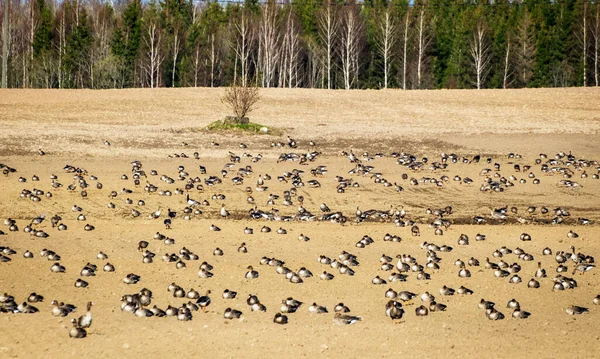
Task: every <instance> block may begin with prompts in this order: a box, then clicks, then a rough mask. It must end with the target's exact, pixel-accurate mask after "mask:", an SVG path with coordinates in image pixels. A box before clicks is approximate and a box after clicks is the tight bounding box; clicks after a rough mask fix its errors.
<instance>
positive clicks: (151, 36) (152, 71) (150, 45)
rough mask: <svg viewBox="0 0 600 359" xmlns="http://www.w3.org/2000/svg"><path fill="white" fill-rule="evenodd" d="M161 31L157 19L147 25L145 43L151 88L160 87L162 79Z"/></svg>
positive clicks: (147, 72)
mask: <svg viewBox="0 0 600 359" xmlns="http://www.w3.org/2000/svg"><path fill="white" fill-rule="evenodd" d="M160 42H161V31H160V29H159V28H158V24H157V23H156V21H152V22H150V24H148V26H147V27H146V34H145V35H144V43H145V44H146V57H147V58H146V61H147V62H146V65H145V70H146V74H147V76H148V79H149V80H150V88H154V87H158V86H159V81H160V77H159V74H160V65H161V63H162V61H163V57H162V54H161V51H160Z"/></svg>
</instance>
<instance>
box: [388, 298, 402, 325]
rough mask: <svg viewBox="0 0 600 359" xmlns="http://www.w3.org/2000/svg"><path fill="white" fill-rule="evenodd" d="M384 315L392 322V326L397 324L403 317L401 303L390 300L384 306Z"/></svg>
mask: <svg viewBox="0 0 600 359" xmlns="http://www.w3.org/2000/svg"><path fill="white" fill-rule="evenodd" d="M385 315H387V316H388V317H389V318H390V319H391V320H392V321H393V322H394V324H396V323H399V322H400V320H401V319H402V316H403V315H404V309H403V308H402V303H400V302H397V301H395V300H390V301H389V302H388V303H387V305H386V306H385Z"/></svg>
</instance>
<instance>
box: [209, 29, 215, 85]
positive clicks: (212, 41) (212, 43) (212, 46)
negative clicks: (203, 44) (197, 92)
mask: <svg viewBox="0 0 600 359" xmlns="http://www.w3.org/2000/svg"><path fill="white" fill-rule="evenodd" d="M215 57H216V56H215V34H210V87H214V86H215Z"/></svg>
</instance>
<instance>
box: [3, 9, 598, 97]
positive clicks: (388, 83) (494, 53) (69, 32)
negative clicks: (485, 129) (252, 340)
mask: <svg viewBox="0 0 600 359" xmlns="http://www.w3.org/2000/svg"><path fill="white" fill-rule="evenodd" d="M0 22H1V24H2V26H1V37H0V39H1V47H2V53H1V55H2V63H1V69H2V87H10V88H92V89H107V88H132V87H136V88H137V87H150V88H154V87H201V86H202V87H217V86H229V85H231V84H234V83H235V84H242V85H247V84H251V85H257V86H260V87H304V88H325V89H382V88H400V89H406V90H408V89H437V88H476V89H479V88H482V89H483V88H522V87H564V86H598V84H599V81H600V74H599V71H600V64H599V63H598V62H599V61H598V60H599V51H600V4H599V1H598V0H553V1H549V0H521V1H517V0H512V1H510V0H488V1H476V0H410V1H407V0H390V1H385V0H364V1H362V2H361V1H358V2H355V1H352V0H349V1H333V0H289V1H281V0H276V1H264V2H263V1H258V0H246V1H239V2H237V1H191V0H150V1H146V0H144V1H140V0H115V1H107V0H63V1H60V0H0Z"/></svg>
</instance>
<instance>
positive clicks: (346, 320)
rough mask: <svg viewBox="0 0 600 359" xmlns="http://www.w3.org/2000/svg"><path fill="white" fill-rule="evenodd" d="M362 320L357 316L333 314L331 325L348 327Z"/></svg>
mask: <svg viewBox="0 0 600 359" xmlns="http://www.w3.org/2000/svg"><path fill="white" fill-rule="evenodd" d="M360 320H362V318H361V317H359V316H353V315H347V314H342V313H339V312H338V313H335V315H334V317H333V323H334V324H337V325H350V324H354V323H356V322H358V321H360Z"/></svg>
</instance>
